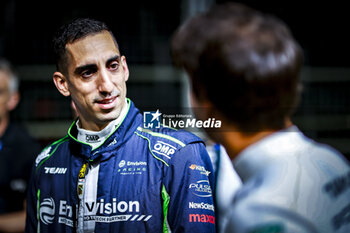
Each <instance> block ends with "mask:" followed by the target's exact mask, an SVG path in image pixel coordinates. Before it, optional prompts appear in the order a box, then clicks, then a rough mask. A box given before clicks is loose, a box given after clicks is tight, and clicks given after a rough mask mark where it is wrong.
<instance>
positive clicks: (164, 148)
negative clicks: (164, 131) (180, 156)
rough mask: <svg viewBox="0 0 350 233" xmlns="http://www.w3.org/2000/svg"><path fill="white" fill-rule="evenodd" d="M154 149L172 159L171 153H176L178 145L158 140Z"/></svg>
mask: <svg viewBox="0 0 350 233" xmlns="http://www.w3.org/2000/svg"><path fill="white" fill-rule="evenodd" d="M152 151H153V152H155V153H157V154H160V155H163V156H165V157H167V158H168V159H170V156H169V155H172V154H174V153H175V151H176V147H174V146H172V145H170V144H168V143H165V142H162V141H157V143H156V144H155V145H154V146H153V150H152Z"/></svg>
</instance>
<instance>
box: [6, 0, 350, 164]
mask: <svg viewBox="0 0 350 233" xmlns="http://www.w3.org/2000/svg"><path fill="white" fill-rule="evenodd" d="M223 2H226V1H225V0H216V1H215V0H178V1H164V0H163V1H161V0H155V1H135V0H128V1H117V0H115V1H102V0H101V1H94V2H92V1H67V0H60V1H35V2H34V1H19V0H3V1H2V3H1V5H2V6H1V9H0V56H2V57H5V58H7V59H9V60H10V61H11V62H12V63H13V64H14V65H15V68H16V70H17V71H18V73H19V76H20V78H21V86H20V90H21V94H22V100H21V103H20V105H19V106H18V108H17V109H16V110H15V112H13V118H14V119H15V120H16V121H17V122H20V123H23V124H24V125H25V126H26V127H27V128H28V129H29V131H30V132H31V133H32V135H33V136H35V137H36V138H37V139H38V140H40V142H41V143H42V144H43V145H44V144H46V143H48V142H50V141H52V140H55V139H57V138H60V137H62V136H64V134H65V133H66V131H67V129H68V127H69V124H70V123H71V121H72V119H73V116H72V115H73V114H72V111H71V109H70V101H69V99H67V98H64V97H62V96H61V95H60V94H59V93H58V91H57V90H56V88H55V87H54V84H53V82H52V73H53V72H54V71H55V67H54V65H53V64H54V61H53V55H52V49H51V38H52V36H53V33H54V31H55V30H56V29H57V28H58V27H59V26H60V25H62V24H63V23H66V22H68V21H70V20H72V19H74V18H78V17H91V18H95V19H98V20H102V21H104V22H106V23H107V25H109V27H110V28H111V29H112V31H113V32H114V34H115V36H116V38H117V40H118V43H119V45H120V49H121V52H122V54H124V55H125V56H126V58H127V62H128V65H129V69H130V79H129V81H128V97H130V98H131V99H132V100H134V102H135V103H136V105H137V106H138V107H139V108H140V109H141V110H154V109H157V108H160V109H161V108H162V107H168V108H173V109H176V110H178V111H181V109H182V108H184V107H187V106H188V100H187V94H186V92H187V90H188V83H187V82H186V78H185V74H184V73H183V72H181V71H179V70H176V69H174V68H173V67H172V64H171V60H170V56H169V39H170V37H171V35H172V33H173V32H174V30H175V29H176V28H177V27H178V26H179V25H180V23H181V22H183V21H185V20H186V19H187V18H188V17H190V16H192V15H195V14H196V13H198V12H201V11H205V10H206V9H208V8H209V7H210V6H211V5H212V4H215V3H223ZM238 2H243V3H245V4H247V5H249V6H251V7H254V8H256V9H259V10H263V11H265V12H267V13H271V14H274V15H276V16H278V17H279V18H281V19H282V20H284V21H285V22H286V23H287V24H288V25H289V26H290V28H291V30H292V32H293V34H294V36H295V37H296V39H297V40H298V41H299V43H300V44H301V46H302V47H303V49H304V52H305V67H304V68H303V72H302V76H301V77H302V80H303V85H304V92H303V98H302V102H301V105H300V107H299V108H298V110H297V113H296V114H295V116H294V118H293V119H294V121H295V122H296V123H297V125H299V127H300V128H301V129H302V130H304V132H306V134H307V135H308V136H310V137H312V138H314V139H316V140H318V141H321V142H325V143H328V144H331V145H332V146H334V147H335V148H337V149H338V150H340V151H341V152H343V153H344V154H345V155H346V156H347V157H348V158H349V156H350V143H349V142H350V141H349V139H350V108H349V107H350V92H349V90H350V59H349V58H348V54H350V45H349V41H350V35H349V33H347V30H348V29H347V28H348V22H349V19H348V13H347V12H346V11H347V7H346V6H345V5H346V4H345V3H342V4H338V3H337V2H335V1H333V2H329V1H328V2H326V3H321V2H319V3H312V4H311V3H300V2H297V1H291V0H288V1H278V2H277V1H261V0H260V1H259V0H255V1H253V0H251V1H238Z"/></svg>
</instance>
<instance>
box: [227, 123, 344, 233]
mask: <svg viewBox="0 0 350 233" xmlns="http://www.w3.org/2000/svg"><path fill="white" fill-rule="evenodd" d="M234 167H235V169H236V171H237V173H238V175H239V176H240V177H241V179H242V182H243V186H242V187H241V188H240V189H239V191H238V192H237V193H236V196H235V199H234V201H233V203H232V204H231V207H230V211H229V212H228V213H227V216H226V218H228V219H229V222H228V225H227V227H226V229H225V231H224V232H252V233H258V232H293V233H296V232H298V233H302V232H319V233H331V232H337V233H338V232H339V233H345V232H347V233H349V232H350V217H349V216H350V167H349V163H348V162H347V161H346V160H345V159H344V157H343V156H342V155H341V154H340V153H339V152H337V151H335V150H334V149H332V148H331V147H329V146H327V145H323V144H319V143H316V142H314V141H313V140H311V139H309V138H307V137H306V136H304V135H303V134H302V133H301V132H300V131H299V129H298V128H297V127H295V126H292V127H290V128H288V129H286V130H282V131H279V132H276V133H274V134H272V135H270V136H267V137H266V138H264V139H262V140H260V141H259V142H257V143H255V144H253V145H251V146H249V147H247V148H246V149H245V150H243V151H242V152H241V153H240V154H239V155H238V157H237V158H236V159H235V160H234Z"/></svg>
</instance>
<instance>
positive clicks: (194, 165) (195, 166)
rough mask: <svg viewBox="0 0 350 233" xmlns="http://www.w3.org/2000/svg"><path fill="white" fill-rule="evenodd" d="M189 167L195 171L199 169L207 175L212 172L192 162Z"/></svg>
mask: <svg viewBox="0 0 350 233" xmlns="http://www.w3.org/2000/svg"><path fill="white" fill-rule="evenodd" d="M189 168H190V169H191V170H194V171H199V172H200V173H201V174H203V175H206V176H209V174H210V173H211V172H210V171H207V170H206V169H205V168H204V167H203V166H199V165H196V164H191V166H190V167H189Z"/></svg>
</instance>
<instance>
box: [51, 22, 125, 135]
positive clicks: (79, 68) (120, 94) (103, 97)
mask: <svg viewBox="0 0 350 233" xmlns="http://www.w3.org/2000/svg"><path fill="white" fill-rule="evenodd" d="M53 41H54V48H55V53H56V58H57V71H56V72H55V73H54V75H53V78H54V83H55V85H56V87H57V89H58V90H59V91H60V92H61V94H62V95H64V96H71V98H72V101H73V102H74V106H75V107H76V112H77V114H78V115H79V119H80V123H81V125H82V127H83V128H85V129H88V130H95V131H98V130H101V129H103V128H104V127H105V126H106V125H107V124H108V123H109V122H110V121H112V120H114V119H116V118H117V117H118V116H119V115H120V112H121V110H122V108H123V106H124V104H125V97H126V81H127V80H128V77H129V70H128V67H127V63H126V59H125V57H124V56H121V54H120V51H119V48H118V45H117V42H116V40H115V38H114V36H113V34H112V33H111V32H110V30H109V29H108V28H107V26H106V25H105V24H104V23H102V22H99V21H96V20H91V19H77V20H74V21H72V22H71V23H69V24H67V25H65V26H63V27H62V28H60V30H59V31H58V32H57V34H56V36H55V38H54V40H53Z"/></svg>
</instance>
